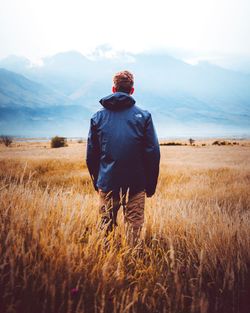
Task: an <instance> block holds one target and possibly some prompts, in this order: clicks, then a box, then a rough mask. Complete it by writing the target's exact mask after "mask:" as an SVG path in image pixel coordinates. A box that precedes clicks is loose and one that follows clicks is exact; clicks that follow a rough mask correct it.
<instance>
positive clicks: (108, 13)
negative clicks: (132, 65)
mask: <svg viewBox="0 0 250 313" xmlns="http://www.w3.org/2000/svg"><path fill="white" fill-rule="evenodd" d="M249 16H250V1H248V0H189V1H187V0H174V1H166V0H154V1H147V0H146V1H135V0H126V1H117V0H106V1H102V0H99V1H98V0H85V1H83V0H71V1H68V0H53V1H51V0H23V1H20V0H1V10H0V40H1V49H0V58H3V57H5V56H7V55H9V54H17V55H23V56H26V57H29V58H32V59H36V58H40V57H43V56H45V55H51V54H54V53H57V52H60V51H67V50H78V51H80V52H82V53H89V52H91V51H92V50H93V49H94V48H95V47H96V46H98V45H101V44H104V43H109V44H110V45H111V46H112V47H114V48H115V49H118V50H126V51H130V52H140V51H145V50H151V49H166V48H172V49H173V48H175V49H185V50H187V51H194V52H196V53H197V52H198V53H199V52H201V53H206V54H211V55H214V54H244V55H246V54H250V40H249V33H250V19H249Z"/></svg>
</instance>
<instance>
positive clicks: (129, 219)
mask: <svg viewBox="0 0 250 313" xmlns="http://www.w3.org/2000/svg"><path fill="white" fill-rule="evenodd" d="M99 201H100V214H101V229H106V235H108V234H109V233H110V232H111V231H112V230H113V229H114V227H115V226H117V214H118V210H119V208H120V206H122V207H123V214H124V222H125V227H126V238H127V241H128V244H130V245H135V244H136V243H137V241H138V239H139V236H140V231H141V228H142V225H143V222H144V207H145V191H140V192H137V193H133V192H130V191H129V192H128V199H127V201H126V193H124V192H122V191H121V192H116V193H115V192H112V191H110V192H103V191H102V190H100V189H99Z"/></svg>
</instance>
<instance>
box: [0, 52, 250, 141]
mask: <svg viewBox="0 0 250 313" xmlns="http://www.w3.org/2000/svg"><path fill="white" fill-rule="evenodd" d="M104 49H105V47H104ZM102 52H103V51H101V52H100V51H99V54H98V55H94V56H92V58H87V57H85V56H83V55H82V54H80V53H79V52H75V51H70V52H65V53H59V54H56V55H54V56H52V57H47V58H45V59H43V65H40V66H34V65H32V64H30V63H29V61H28V60H27V59H24V58H20V59H18V57H14V56H11V57H9V58H7V59H4V60H2V61H0V67H4V68H5V69H9V70H11V71H12V72H10V71H7V70H4V69H1V70H0V107H1V117H0V122H1V124H0V125H1V127H2V125H3V124H2V123H3V111H2V110H3V109H4V110H5V111H6V110H8V108H9V109H10V107H11V108H12V109H13V110H14V107H16V108H18V112H19V114H18V116H17V117H14V116H13V117H12V119H13V120H14V119H15V118H16V119H17V118H19V119H20V115H22V116H23V117H22V118H23V120H25V119H27V123H26V125H29V131H30V135H32V132H33V130H32V129H33V126H31V125H33V124H34V125H35V123H31V122H30V120H29V116H30V115H31V114H33V115H34V114H36V116H37V118H39V114H41V116H44V115H46V114H49V116H50V118H51V122H49V121H47V122H46V123H45V122H44V123H45V124H44V125H46V127H45V126H44V127H45V129H46V130H47V133H49V134H51V135H53V134H54V133H55V131H56V129H55V130H54V126H55V124H54V122H53V121H54V120H53V118H55V117H56V115H58V116H60V119H61V123H62V126H61V127H62V130H64V132H66V133H67V132H68V131H69V129H68V126H67V125H68V124H67V123H66V122H65V121H66V120H67V121H68V116H69V115H72V114H73V113H72V114H71V108H72V109H73V107H74V108H75V111H77V112H78V113H80V115H78V116H75V115H74V114H73V115H74V121H75V126H74V127H69V128H70V132H71V134H72V133H74V135H76V136H77V135H80V136H81V135H82V131H83V132H84V134H85V135H86V134H87V126H86V124H87V125H88V119H89V117H90V116H91V114H92V112H94V111H96V110H97V109H99V108H100V107H101V106H100V104H99V99H100V98H101V97H103V96H105V95H107V94H109V93H111V85H112V76H113V74H114V73H115V72H117V71H119V70H123V69H128V70H131V71H132V72H133V73H134V74H135V94H134V98H135V99H136V101H137V104H138V105H140V106H141V107H142V108H145V109H148V110H150V111H151V112H152V114H153V119H154V121H155V125H156V128H157V131H158V133H159V135H160V136H162V137H166V136H174V135H177V136H181V135H183V136H190V135H192V136H195V135H197V136H198V135H201V136H202V135H205V136H209V135H223V134H224V135H233V134H235V135H241V134H243V135H245V134H248V135H249V134H250V88H249V87H250V76H249V75H248V74H244V73H240V72H235V71H231V70H227V69H223V68H220V67H218V66H215V65H212V64H209V63H207V62H201V63H199V64H198V65H195V66H193V65H190V64H187V63H185V62H183V61H181V60H178V59H175V58H173V57H171V56H169V55H167V54H158V55H157V54H137V55H132V54H129V55H128V54H121V55H117V56H116V57H115V58H104V57H102ZM104 52H105V51H104ZM104 52H103V53H104ZM13 71H14V72H17V73H19V74H17V73H14V72H13ZM20 74H22V75H20ZM24 76H25V77H24ZM22 107H23V108H25V109H23V110H22ZM56 107H58V108H57V109H56ZM59 107H60V109H59ZM28 108H29V109H28ZM76 108H77V109H76ZM59 110H60V114H59ZM78 110H80V111H78ZM21 112H26V113H25V114H24V113H21ZM32 112H33V113H32ZM5 113H6V112H5ZM33 115H32V116H33ZM83 119H85V123H84V125H85V127H83V125H82V121H83ZM76 121H77V122H76ZM64 123H65V124H64ZM63 125H65V127H64V126H63ZM76 125H77V126H76ZM78 126H79V128H78ZM39 127H41V132H42V129H44V127H42V121H40V123H39ZM3 130H4V131H7V130H8V129H7V128H4V129H3V128H2V129H1V132H3ZM10 131H11V132H12V133H14V132H15V128H12V129H11V130H9V132H10ZM18 132H19V130H18Z"/></svg>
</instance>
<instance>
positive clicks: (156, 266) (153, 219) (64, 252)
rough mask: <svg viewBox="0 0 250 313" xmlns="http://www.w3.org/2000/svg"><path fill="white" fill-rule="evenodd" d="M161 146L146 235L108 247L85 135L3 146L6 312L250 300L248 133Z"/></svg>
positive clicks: (174, 309) (185, 306)
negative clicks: (216, 142) (56, 143)
mask: <svg viewBox="0 0 250 313" xmlns="http://www.w3.org/2000/svg"><path fill="white" fill-rule="evenodd" d="M211 143H212V140H208V141H206V146H201V144H202V142H199V141H197V142H195V144H196V146H162V147H161V168H160V177H159V182H158V188H157V192H156V194H155V196H154V197H152V198H149V199H147V200H146V208H145V224H144V229H143V233H142V242H141V244H140V247H136V248H134V249H132V248H131V247H129V246H127V244H126V241H125V232H124V227H123V226H124V225H123V220H122V214H120V216H119V226H118V228H117V229H116V232H115V234H114V236H113V237H112V238H111V245H110V249H109V250H105V249H104V248H103V238H102V234H101V233H100V232H99V231H98V222H99V215H98V195H97V193H96V192H95V191H94V189H93V188H92V185H91V182H90V179H89V176H88V172H87V169H86V165H85V148H86V143H76V142H69V146H68V147H65V148H58V149H51V148H50V147H49V143H42V142H33V143H28V142H19V143H14V144H13V145H12V147H9V148H6V147H4V146H3V145H1V146H0V176H1V181H0V227H1V242H0V312H1V313H12V312H13V313H14V312H17V313H73V312H77V313H80V312H81V313H83V312H85V313H92V312H93V313H99V312H100V313H101V312H102V313H109V312H114V313H121V312H123V313H126V312H128V313H130V312H131V313H132V312H134V313H135V312H138V313H161V312H166V313H168V312H171V313H179V312H180V313H187V312H193V313H196V312H197V313H198V312H200V313H206V312H212V313H216V312H218V313H243V312H244V313H248V312H250V273H249V270H250V210H249V209H250V188H249V182H250V162H249V161H250V142H249V141H239V145H235V146H213V145H212V144H211Z"/></svg>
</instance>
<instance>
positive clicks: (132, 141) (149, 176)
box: [86, 92, 160, 196]
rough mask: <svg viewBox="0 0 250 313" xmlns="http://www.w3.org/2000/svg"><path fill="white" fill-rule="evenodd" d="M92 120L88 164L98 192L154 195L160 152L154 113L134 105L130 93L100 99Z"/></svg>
mask: <svg viewBox="0 0 250 313" xmlns="http://www.w3.org/2000/svg"><path fill="white" fill-rule="evenodd" d="M100 103H101V104H102V106H103V107H104V108H103V109H101V110H100V111H98V112H96V113H95V114H94V115H93V117H92V118H91V123H90V130H89V135H88V143H87V157H86V162H87V166H88V169H89V172H90V176H91V178H92V180H93V184H94V187H95V189H96V190H98V188H100V189H101V190H103V191H104V192H108V191H111V190H112V191H118V190H119V189H120V188H123V189H124V190H127V188H129V189H130V190H131V191H132V192H139V191H142V190H145V191H146V193H147V195H148V196H152V195H153V194H154V193H155V189H156V184H157V179H158V174H159V162H160V149H159V142H158V139H157V136H156V132H155V129H154V126H153V121H152V117H151V114H150V113H149V112H148V111H145V110H142V109H140V108H138V107H137V106H135V100H134V98H133V97H131V96H130V95H129V94H127V93H124V92H116V93H113V94H111V95H109V96H107V97H104V98H102V99H101V100H100Z"/></svg>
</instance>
